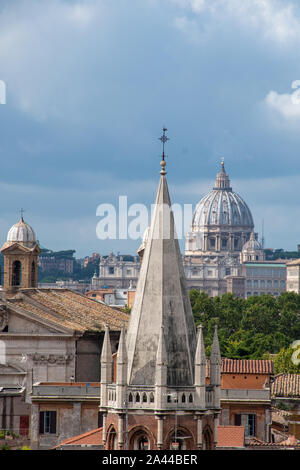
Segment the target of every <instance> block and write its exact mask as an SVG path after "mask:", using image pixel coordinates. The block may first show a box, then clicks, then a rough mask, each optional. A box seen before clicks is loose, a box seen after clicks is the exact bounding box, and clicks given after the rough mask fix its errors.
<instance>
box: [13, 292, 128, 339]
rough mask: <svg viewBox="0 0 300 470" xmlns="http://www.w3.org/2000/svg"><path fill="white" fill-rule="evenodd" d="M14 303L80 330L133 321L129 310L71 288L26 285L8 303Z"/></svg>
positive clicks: (114, 325) (112, 327) (103, 327)
mask: <svg viewBox="0 0 300 470" xmlns="http://www.w3.org/2000/svg"><path fill="white" fill-rule="evenodd" d="M14 306H15V307H17V308H20V309H22V310H23V311H24V312H27V313H29V314H30V313H32V314H34V315H36V316H38V317H40V318H41V319H44V320H48V321H50V322H52V323H54V324H56V325H57V326H62V327H65V328H68V329H71V330H76V331H80V332H84V331H99V330H104V329H105V325H106V324H108V325H109V327H110V329H111V330H120V329H121V326H122V322H123V321H124V322H125V325H126V324H127V323H128V321H129V315H128V314H127V313H125V312H123V311H121V310H119V309H115V308H113V307H109V306H108V305H105V304H102V303H99V302H97V301H95V300H93V299H90V298H88V297H86V296H84V295H82V294H79V293H77V292H74V291H71V290H68V289H34V288H33V289H22V290H21V291H19V293H18V294H17V295H16V297H15V298H11V299H8V307H9V308H11V309H12V310H13V308H14Z"/></svg>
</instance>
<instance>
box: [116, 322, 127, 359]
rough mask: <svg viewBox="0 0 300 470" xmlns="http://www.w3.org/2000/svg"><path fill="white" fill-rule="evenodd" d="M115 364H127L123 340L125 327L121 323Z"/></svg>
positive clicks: (124, 341)
mask: <svg viewBox="0 0 300 470" xmlns="http://www.w3.org/2000/svg"><path fill="white" fill-rule="evenodd" d="M117 364H120V365H121V364H127V348H126V340H125V326H124V322H122V328H121V334H120V339H119V347H118V353H117Z"/></svg>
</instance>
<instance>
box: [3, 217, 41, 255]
mask: <svg viewBox="0 0 300 470" xmlns="http://www.w3.org/2000/svg"><path fill="white" fill-rule="evenodd" d="M7 243H9V244H13V243H21V244H22V245H24V246H27V247H33V246H34V245H36V243H37V240H36V236H35V232H34V230H33V228H32V227H31V226H30V225H29V224H27V223H26V222H25V221H24V219H23V216H21V218H20V220H19V222H17V223H16V224H14V225H13V226H12V227H11V229H10V230H9V232H8V234H7Z"/></svg>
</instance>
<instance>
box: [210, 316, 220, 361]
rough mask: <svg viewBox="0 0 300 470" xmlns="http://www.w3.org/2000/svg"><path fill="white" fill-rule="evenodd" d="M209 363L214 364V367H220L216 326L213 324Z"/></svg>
mask: <svg viewBox="0 0 300 470" xmlns="http://www.w3.org/2000/svg"><path fill="white" fill-rule="evenodd" d="M210 363H211V364H215V365H221V353H220V346H219V338H218V325H217V324H215V331H214V338H213V343H212V347H211V354H210Z"/></svg>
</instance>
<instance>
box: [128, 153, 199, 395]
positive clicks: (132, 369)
mask: <svg viewBox="0 0 300 470" xmlns="http://www.w3.org/2000/svg"><path fill="white" fill-rule="evenodd" d="M165 166H166V162H165V160H162V161H161V168H162V169H161V172H160V173H161V177H160V182H159V186H158V191H157V196H156V201H155V206H154V211H153V215H152V220H151V225H150V229H149V234H148V240H147V243H146V246H145V252H144V255H143V263H142V266H141V271H140V275H139V280H138V284H137V290H136V295H135V301H134V305H133V308H132V312H131V316H130V322H129V326H128V332H127V351H128V383H129V384H133V385H155V382H156V367H157V366H158V364H157V360H158V356H157V353H158V349H159V342H160V341H159V338H160V336H161V327H162V326H164V339H165V341H164V342H165V352H164V354H165V356H166V368H167V373H166V375H167V385H168V386H174V387H176V386H177V385H178V386H188V385H193V384H194V356H195V349H196V332H195V326H194V318H193V314H192V310H191V305H190V300H189V296H188V291H187V288H186V281H185V274H184V270H183V265H182V258H181V253H180V249H179V244H178V240H177V236H176V233H175V226H174V216H173V212H172V209H171V202H170V196H169V191H168V185H167V181H166V176H165V175H166V171H165ZM160 347H162V346H160ZM161 354H162V352H161Z"/></svg>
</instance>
